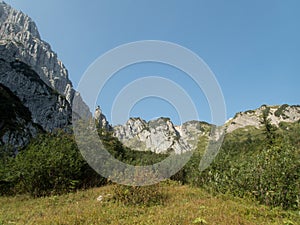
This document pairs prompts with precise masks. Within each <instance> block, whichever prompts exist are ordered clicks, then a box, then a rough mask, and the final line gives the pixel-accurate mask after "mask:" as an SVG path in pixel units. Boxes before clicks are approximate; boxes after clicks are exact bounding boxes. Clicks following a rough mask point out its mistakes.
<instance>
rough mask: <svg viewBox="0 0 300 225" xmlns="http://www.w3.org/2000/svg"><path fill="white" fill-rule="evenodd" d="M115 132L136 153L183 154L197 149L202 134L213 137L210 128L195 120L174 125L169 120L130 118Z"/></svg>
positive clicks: (115, 129)
mask: <svg viewBox="0 0 300 225" xmlns="http://www.w3.org/2000/svg"><path fill="white" fill-rule="evenodd" d="M113 130H114V136H115V137H117V138H118V139H119V140H120V141H121V142H122V143H123V144H124V145H125V146H127V147H130V148H132V149H134V150H139V151H152V152H155V153H167V152H175V153H176V154H180V153H183V152H186V151H190V150H193V149H194V148H195V147H196V146H197V143H198V139H199V137H200V135H208V134H209V130H210V125H208V124H206V123H201V122H198V121H191V122H187V123H185V124H183V125H182V126H174V125H173V123H172V122H171V120H170V119H169V118H158V119H156V120H151V121H149V122H146V121H145V120H142V119H140V118H130V119H129V120H128V121H127V122H126V124H125V125H123V126H121V125H119V126H115V127H113Z"/></svg>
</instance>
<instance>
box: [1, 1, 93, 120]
mask: <svg viewBox="0 0 300 225" xmlns="http://www.w3.org/2000/svg"><path fill="white" fill-rule="evenodd" d="M0 40H1V45H6V46H12V45H14V46H17V47H13V48H10V49H9V51H11V55H13V56H14V58H16V59H18V60H19V61H21V62H23V63H25V64H27V65H29V66H30V67H31V68H32V69H33V70H34V71H35V72H36V73H37V74H38V75H39V77H40V78H41V79H42V80H43V81H44V82H45V84H47V85H48V86H49V87H51V88H53V89H54V90H56V91H57V92H58V93H59V94H61V95H62V96H64V97H65V99H66V100H67V101H68V102H69V103H70V105H72V101H73V98H74V97H76V98H78V99H79V100H78V99H77V101H76V102H77V106H76V107H75V110H80V113H79V114H80V115H87V116H91V113H90V111H89V108H88V107H87V105H86V104H85V103H84V102H83V101H82V99H81V97H80V95H79V94H78V93H76V92H75V90H74V89H73V87H72V83H71V81H70V80H69V78H68V71H67V69H66V68H65V66H64V65H63V63H62V62H61V61H60V60H59V59H58V57H57V54H56V53H54V52H53V51H52V49H51V47H50V45H49V44H48V43H46V42H45V41H43V40H42V39H41V37H40V34H39V32H38V29H37V27H36V25H35V23H34V22H33V21H32V20H31V18H29V17H28V16H27V15H25V14H24V13H22V12H20V11H17V10H15V9H13V8H11V7H10V6H9V5H7V4H5V3H4V2H0Z"/></svg>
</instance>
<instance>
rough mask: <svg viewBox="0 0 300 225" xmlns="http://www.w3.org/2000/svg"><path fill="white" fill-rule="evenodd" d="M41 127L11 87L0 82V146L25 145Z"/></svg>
mask: <svg viewBox="0 0 300 225" xmlns="http://www.w3.org/2000/svg"><path fill="white" fill-rule="evenodd" d="M40 130H41V128H40V127H39V126H38V125H37V124H34V123H33V122H32V118H31V113H30V111H29V110H28V108H26V107H25V106H23V104H22V102H21V101H20V99H19V98H18V97H17V96H15V95H14V94H13V93H12V92H11V91H10V89H9V88H7V87H5V86H4V85H2V84H0V146H1V145H7V144H8V145H12V146H15V147H23V146H25V145H27V144H28V143H29V140H30V138H32V137H34V136H36V135H37V133H38V132H39V131H40Z"/></svg>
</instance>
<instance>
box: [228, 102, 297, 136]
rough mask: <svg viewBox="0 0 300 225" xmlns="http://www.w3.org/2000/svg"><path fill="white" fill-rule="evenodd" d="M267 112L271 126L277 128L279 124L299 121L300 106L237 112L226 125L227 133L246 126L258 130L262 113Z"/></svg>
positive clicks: (264, 107)
mask: <svg viewBox="0 0 300 225" xmlns="http://www.w3.org/2000/svg"><path fill="white" fill-rule="evenodd" d="M264 110H268V119H269V120H270V122H271V124H273V125H275V126H278V125H279V123H280V122H290V123H292V122H296V121H298V120H300V106H289V105H286V104H285V105H281V106H266V105H262V106H261V107H260V108H258V109H256V110H248V111H246V112H239V113H237V114H236V115H235V117H234V118H233V119H230V120H229V121H228V122H227V123H226V126H227V133H230V132H232V131H234V130H236V129H239V128H244V127H246V126H254V127H256V128H260V127H261V126H262V125H263V124H262V117H263V111H264Z"/></svg>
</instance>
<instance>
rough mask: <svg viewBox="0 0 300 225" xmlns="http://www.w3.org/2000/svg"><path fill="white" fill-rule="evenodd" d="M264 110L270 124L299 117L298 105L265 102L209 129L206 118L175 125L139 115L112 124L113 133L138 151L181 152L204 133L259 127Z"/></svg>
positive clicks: (187, 149)
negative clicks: (277, 104) (201, 120)
mask: <svg viewBox="0 0 300 225" xmlns="http://www.w3.org/2000/svg"><path fill="white" fill-rule="evenodd" d="M265 110H267V114H268V119H269V120H270V122H271V124H273V125H275V126H278V125H279V123H280V122H297V121H299V120H300V106H289V105H281V106H266V105H263V106H261V107H260V108H258V109H255V110H249V111H246V112H240V113H237V114H236V115H235V117H234V118H233V119H230V120H229V121H228V122H227V123H225V124H224V125H223V127H222V129H219V131H218V129H215V131H216V132H214V134H213V135H212V134H211V132H210V131H211V129H212V128H215V126H213V125H210V124H208V123H205V122H199V121H189V122H186V123H183V124H182V125H181V126H175V125H174V124H173V123H172V122H171V121H170V119H168V118H159V119H156V120H152V121H149V122H146V121H144V120H142V119H140V118H130V119H129V120H128V121H127V122H126V124H124V125H118V126H115V127H113V132H114V136H115V137H117V138H118V139H119V140H120V141H121V142H122V143H123V144H124V145H125V146H127V147H129V148H132V149H134V150H138V151H152V152H156V153H168V152H170V151H174V152H175V153H176V154H180V153H183V152H186V151H191V150H194V149H195V148H196V147H197V144H198V140H199V138H200V137H201V136H205V137H207V138H209V139H210V140H214V139H216V140H218V139H219V132H224V131H225V132H227V133H230V132H232V131H234V130H236V129H240V128H245V127H247V126H254V127H256V128H260V127H262V126H263V124H262V116H263V111H265Z"/></svg>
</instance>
